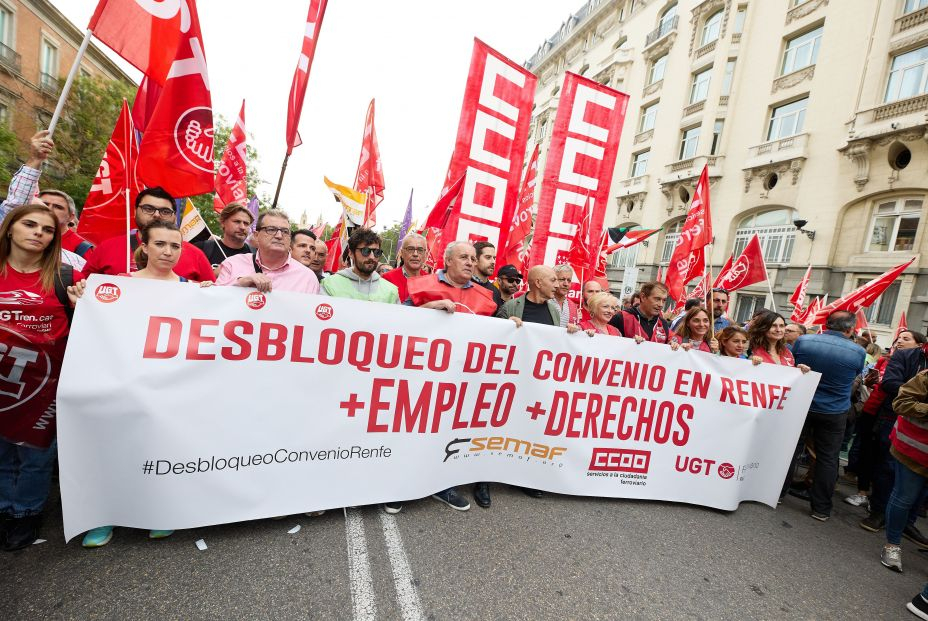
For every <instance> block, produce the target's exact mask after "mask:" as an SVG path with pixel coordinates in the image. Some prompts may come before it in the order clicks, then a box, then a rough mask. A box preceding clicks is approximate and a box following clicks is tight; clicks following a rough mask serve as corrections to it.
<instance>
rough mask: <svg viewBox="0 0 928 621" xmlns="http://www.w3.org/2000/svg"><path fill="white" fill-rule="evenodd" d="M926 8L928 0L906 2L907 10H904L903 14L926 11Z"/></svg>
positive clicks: (907, 0)
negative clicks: (920, 10)
mask: <svg viewBox="0 0 928 621" xmlns="http://www.w3.org/2000/svg"><path fill="white" fill-rule="evenodd" d="M926 6H928V0H905V10H903V11H902V13H903V14H906V13H912V12H913V11H918V10H919V9H924V8H925V7H926Z"/></svg>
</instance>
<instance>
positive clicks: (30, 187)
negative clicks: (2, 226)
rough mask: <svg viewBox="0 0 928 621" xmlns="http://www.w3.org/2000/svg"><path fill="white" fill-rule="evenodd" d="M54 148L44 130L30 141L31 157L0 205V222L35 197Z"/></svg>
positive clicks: (11, 184)
mask: <svg viewBox="0 0 928 621" xmlns="http://www.w3.org/2000/svg"><path fill="white" fill-rule="evenodd" d="M54 148H55V143H54V142H52V139H51V138H49V137H48V130H44V129H43V130H42V131H40V132H36V134H35V135H33V136H32V138H31V139H30V141H29V157H28V158H27V159H26V163H25V164H23V165H22V166H20V167H19V170H18V171H16V174H15V175H13V179H12V180H10V189H9V190H8V191H7V195H6V199H5V200H4V201H3V203H0V221H2V220H3V218H5V217H6V214H8V213H9V212H10V211H11V210H12V209H13V208H14V207H18V206H19V205H25V204H26V203H28V202H30V201H31V200H32V197H33V196H35V193H36V191H37V190H38V187H39V177H41V176H42V164H43V163H44V162H45V160H46V159H48V156H49V155H50V154H51V152H52V149H54Z"/></svg>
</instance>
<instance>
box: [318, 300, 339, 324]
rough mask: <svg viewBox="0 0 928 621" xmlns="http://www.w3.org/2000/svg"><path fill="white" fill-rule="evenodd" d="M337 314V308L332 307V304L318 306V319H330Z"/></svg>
mask: <svg viewBox="0 0 928 621" xmlns="http://www.w3.org/2000/svg"><path fill="white" fill-rule="evenodd" d="M334 314H335V309H334V308H332V305H331V304H325V303H323V304H320V305H319V306H317V307H316V319H319V320H321V321H328V320H329V319H331V318H332V315H334Z"/></svg>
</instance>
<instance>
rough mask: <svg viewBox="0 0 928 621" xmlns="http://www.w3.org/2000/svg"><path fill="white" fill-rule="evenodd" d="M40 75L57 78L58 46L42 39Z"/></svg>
mask: <svg viewBox="0 0 928 621" xmlns="http://www.w3.org/2000/svg"><path fill="white" fill-rule="evenodd" d="M41 67H42V73H44V74H46V75H48V76H51V77H53V78H57V77H58V46H57V45H55V44H54V43H52V42H51V41H49V40H48V39H42V65H41Z"/></svg>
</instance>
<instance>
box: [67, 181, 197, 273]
mask: <svg viewBox="0 0 928 621" xmlns="http://www.w3.org/2000/svg"><path fill="white" fill-rule="evenodd" d="M155 221H162V222H171V223H173V222H176V221H177V210H176V208H175V203H174V197H173V196H171V195H170V194H169V193H168V192H167V190H165V189H164V188H162V187H160V186H155V187H153V188H146V189H144V190H142V191H141V192H139V195H138V197H136V199H135V227H136V230H134V231H132V232H131V237H129V239H128V243H127V240H126V234H122V235H117V236H116V237H111V238H109V239H107V240H105V241H103V242H102V243H101V244H100V245H99V246H97V247H96V248H95V249H94V251H93V252H92V253H90V258H89V259H88V260H87V265H86V266H85V268H84V270H83V272H84V273H85V274H87V275H90V274H110V275H117V274H124V273H125V272H126V267H127V266H126V259H127V257H126V246H127V245H128V246H129V248H130V250H131V252H132V253H134V252H135V249H136V248H137V247H138V245H139V243H140V241H141V237H140V235H139V231H142V230H144V229H146V228H148V226H149V225H151V224H152V223H153V222H155ZM128 262H129V266H128V267H129V271H130V272H134V271H135V270H136V269H137V268H136V265H135V259H134V257H132V256H131V255H130V256H129V257H128ZM174 273H175V274H177V275H178V276H180V277H182V278H186V279H187V280H190V281H194V282H203V281H205V280H209V281H215V280H216V276H215V275H214V273H213V266H212V265H211V264H210V262H209V260H208V259H207V258H206V255H205V254H203V251H202V250H200V249H199V248H197V247H196V246H194V245H193V244H191V243H188V242H183V245H182V247H181V253H180V259H179V260H178V261H177V265H175V266H174Z"/></svg>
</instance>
